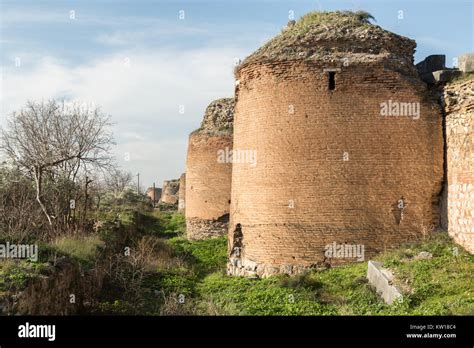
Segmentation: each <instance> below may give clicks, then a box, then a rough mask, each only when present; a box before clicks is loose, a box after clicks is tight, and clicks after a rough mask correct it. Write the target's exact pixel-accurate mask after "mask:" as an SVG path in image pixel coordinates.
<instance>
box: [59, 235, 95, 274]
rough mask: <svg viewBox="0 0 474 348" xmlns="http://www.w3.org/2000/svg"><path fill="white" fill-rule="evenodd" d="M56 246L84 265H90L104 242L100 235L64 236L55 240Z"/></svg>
mask: <svg viewBox="0 0 474 348" xmlns="http://www.w3.org/2000/svg"><path fill="white" fill-rule="evenodd" d="M54 246H55V248H56V249H57V250H58V251H59V252H61V253H64V254H66V255H68V256H71V257H72V258H74V259H75V260H77V261H79V262H80V263H81V264H82V265H83V266H86V267H90V266H92V265H93V264H94V261H95V260H96V258H97V256H98V255H99V250H100V248H102V247H103V246H104V242H103V241H102V239H101V238H100V236H99V235H90V236H63V237H60V238H58V239H56V240H55V241H54Z"/></svg>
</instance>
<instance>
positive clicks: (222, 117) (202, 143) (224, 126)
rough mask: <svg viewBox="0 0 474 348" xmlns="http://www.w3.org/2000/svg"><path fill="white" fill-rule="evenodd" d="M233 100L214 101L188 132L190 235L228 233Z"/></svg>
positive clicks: (187, 221)
mask: <svg viewBox="0 0 474 348" xmlns="http://www.w3.org/2000/svg"><path fill="white" fill-rule="evenodd" d="M233 117H234V100H233V99H232V98H224V99H218V100H215V101H213V102H212V103H211V104H209V106H208V107H207V109H206V112H205V114H204V119H203V121H202V123H201V127H200V128H199V129H198V130H196V131H194V132H192V133H191V135H190V136H189V145H188V155H187V161H186V230H187V237H188V238H189V239H203V238H209V237H215V236H220V235H225V234H226V233H227V227H228V219H229V203H230V180H231V175H232V163H231V162H230V161H229V155H230V154H231V151H232V123H233Z"/></svg>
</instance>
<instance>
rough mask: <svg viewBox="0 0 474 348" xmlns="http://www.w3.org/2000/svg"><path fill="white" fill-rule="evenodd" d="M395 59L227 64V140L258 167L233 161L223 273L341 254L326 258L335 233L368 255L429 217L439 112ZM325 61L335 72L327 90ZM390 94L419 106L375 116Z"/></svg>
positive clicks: (439, 163)
mask: <svg viewBox="0 0 474 348" xmlns="http://www.w3.org/2000/svg"><path fill="white" fill-rule="evenodd" d="M392 63H393V62H392ZM393 66H394V65H393V64H389V63H386V61H385V60H380V61H377V60H372V61H364V62H360V63H357V62H353V63H351V64H349V65H348V66H343V65H341V64H339V63H332V64H331V63H327V64H321V63H318V62H317V61H314V62H311V61H304V60H300V61H298V60H292V61H279V62H274V63H255V64H251V65H248V66H245V67H243V68H241V69H240V70H239V71H238V72H237V75H236V78H237V81H238V87H237V89H236V110H235V119H234V149H251V150H254V151H256V154H257V165H256V166H252V165H250V164H248V163H234V165H233V168H232V199H231V207H230V211H231V214H230V219H231V221H230V229H229V255H230V262H229V265H228V272H229V273H230V274H237V275H242V274H246V275H254V274H256V275H259V276H266V275H270V274H273V273H298V272H300V271H301V270H303V269H306V268H308V267H319V266H321V265H324V264H327V263H330V264H337V263H343V262H347V260H338V259H332V260H328V259H327V258H326V257H325V246H326V245H328V244H330V243H333V242H337V243H350V244H362V245H364V246H365V257H366V259H368V258H369V257H371V256H372V255H374V254H376V253H378V252H380V251H383V250H386V249H390V248H392V247H395V246H398V245H400V244H401V243H403V242H406V241H409V240H416V239H418V238H420V237H421V236H423V235H424V234H427V233H429V232H430V231H431V230H432V228H433V227H434V226H437V225H438V222H439V214H438V209H437V204H438V196H439V193H440V191H441V186H442V179H443V134H442V117H441V109H440V106H439V105H438V103H437V101H436V98H433V97H432V96H431V95H430V93H429V92H428V91H427V88H426V85H425V84H424V83H423V82H422V81H421V80H420V79H419V78H418V77H417V76H416V75H413V74H409V73H407V72H406V71H410V69H409V67H408V68H407V69H405V72H400V71H397V69H396V68H395V69H394V68H392V67H393ZM328 68H329V69H333V68H335V69H339V70H336V72H335V89H334V90H329V89H328V83H329V82H328V79H329V76H328V72H327V70H325V69H328ZM390 100H391V101H395V102H403V103H419V105H420V117H419V118H418V119H415V117H406V116H399V117H393V116H390V117H387V116H385V117H384V116H381V103H386V102H388V101H390ZM400 202H401V205H400ZM400 206H402V207H403V208H400ZM236 248H237V249H238V253H236V252H235V250H236Z"/></svg>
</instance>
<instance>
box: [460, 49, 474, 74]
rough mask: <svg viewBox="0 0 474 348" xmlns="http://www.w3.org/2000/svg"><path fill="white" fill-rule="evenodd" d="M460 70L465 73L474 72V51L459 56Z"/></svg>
mask: <svg viewBox="0 0 474 348" xmlns="http://www.w3.org/2000/svg"><path fill="white" fill-rule="evenodd" d="M458 66H459V70H461V71H462V72H464V73H470V72H474V53H466V54H463V55H461V56H459V57H458Z"/></svg>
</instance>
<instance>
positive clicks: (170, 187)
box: [160, 179, 179, 204]
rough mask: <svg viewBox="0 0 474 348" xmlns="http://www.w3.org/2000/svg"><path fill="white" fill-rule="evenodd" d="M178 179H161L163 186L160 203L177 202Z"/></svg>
mask: <svg viewBox="0 0 474 348" xmlns="http://www.w3.org/2000/svg"><path fill="white" fill-rule="evenodd" d="M178 191H179V180H177V179H176V180H165V181H163V188H162V191H161V199H160V202H161V203H167V204H178Z"/></svg>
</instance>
